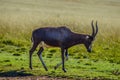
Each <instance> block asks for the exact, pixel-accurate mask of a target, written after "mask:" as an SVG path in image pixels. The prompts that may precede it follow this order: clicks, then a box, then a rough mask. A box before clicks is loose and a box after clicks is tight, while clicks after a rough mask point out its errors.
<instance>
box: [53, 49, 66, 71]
mask: <svg viewBox="0 0 120 80" xmlns="http://www.w3.org/2000/svg"><path fill="white" fill-rule="evenodd" d="M67 60H68V49H66V50H65V61H67ZM61 64H62V62H60V63H58V64H57V65H56V66H55V67H54V69H57V68H58V67H59V66H60V65H61Z"/></svg>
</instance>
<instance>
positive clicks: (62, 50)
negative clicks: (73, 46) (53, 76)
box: [61, 48, 66, 72]
mask: <svg viewBox="0 0 120 80" xmlns="http://www.w3.org/2000/svg"><path fill="white" fill-rule="evenodd" d="M64 53H65V49H64V48H62V49H61V54H62V55H61V57H62V70H63V71H64V72H66V69H65V67H64Z"/></svg>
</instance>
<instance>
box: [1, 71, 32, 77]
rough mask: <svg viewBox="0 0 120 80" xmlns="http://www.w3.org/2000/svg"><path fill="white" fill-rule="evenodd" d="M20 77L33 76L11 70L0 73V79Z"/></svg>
mask: <svg viewBox="0 0 120 80" xmlns="http://www.w3.org/2000/svg"><path fill="white" fill-rule="evenodd" d="M20 76H23V77H24V76H33V74H30V73H26V72H25V71H17V70H12V71H7V72H3V71H2V72H1V71H0V77H20Z"/></svg>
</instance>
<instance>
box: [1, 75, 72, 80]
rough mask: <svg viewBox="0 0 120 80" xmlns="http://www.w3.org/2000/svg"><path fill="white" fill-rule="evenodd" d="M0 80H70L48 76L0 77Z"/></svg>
mask: <svg viewBox="0 0 120 80" xmlns="http://www.w3.org/2000/svg"><path fill="white" fill-rule="evenodd" d="M0 80H71V79H67V78H51V77H48V76H27V77H0Z"/></svg>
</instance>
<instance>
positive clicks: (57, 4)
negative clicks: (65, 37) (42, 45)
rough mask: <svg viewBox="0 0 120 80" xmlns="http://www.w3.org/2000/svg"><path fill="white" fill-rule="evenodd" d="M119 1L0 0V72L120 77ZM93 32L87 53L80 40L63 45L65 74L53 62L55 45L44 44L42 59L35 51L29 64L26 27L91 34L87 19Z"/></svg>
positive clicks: (56, 55)
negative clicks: (61, 28)
mask: <svg viewBox="0 0 120 80" xmlns="http://www.w3.org/2000/svg"><path fill="white" fill-rule="evenodd" d="M119 7H120V1H119V0H93V1H91V0H87V1H85V0H20V1H16V0H1V1H0V55H1V56H0V76H30V75H39V76H43V75H45V76H51V77H67V78H72V79H80V78H83V79H120V54H119V53H120V50H119V49H120V35H119V34H120V23H119V22H120V16H119V14H120V8H119ZM92 20H94V21H96V20H97V21H98V26H99V32H98V35H97V37H96V40H95V42H94V43H93V52H92V53H91V54H89V53H88V52H87V51H86V50H85V47H84V46H83V45H77V46H74V47H71V48H70V49H69V60H68V61H67V62H66V63H65V67H66V68H67V71H68V72H67V73H64V72H63V71H62V70H61V67H59V68H58V69H57V70H54V66H55V65H56V64H57V63H59V62H60V61H61V58H60V57H61V55H60V49H58V48H46V49H45V51H44V52H43V55H42V56H43V59H44V61H45V63H46V65H47V66H48V69H49V71H48V72H46V71H45V70H44V68H43V67H42V64H41V63H40V61H39V59H38V57H37V55H36V52H37V50H38V49H37V50H36V51H35V53H34V55H33V68H34V70H30V69H29V67H28V66H29V64H28V63H29V49H30V47H31V41H30V39H31V33H32V30H34V29H36V28H39V27H46V26H62V25H65V26H67V27H68V28H70V29H71V30H72V31H74V32H78V33H87V34H90V33H91V24H90V23H91V21H92Z"/></svg>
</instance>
